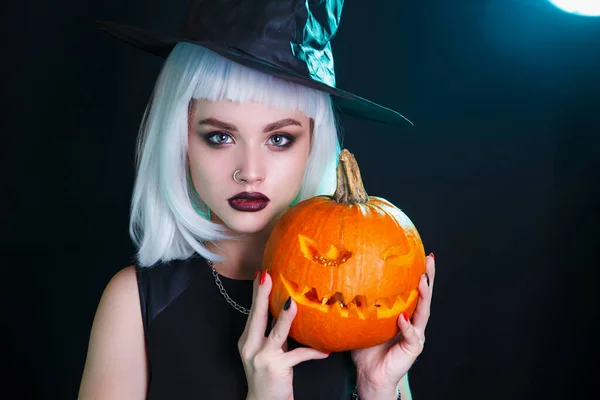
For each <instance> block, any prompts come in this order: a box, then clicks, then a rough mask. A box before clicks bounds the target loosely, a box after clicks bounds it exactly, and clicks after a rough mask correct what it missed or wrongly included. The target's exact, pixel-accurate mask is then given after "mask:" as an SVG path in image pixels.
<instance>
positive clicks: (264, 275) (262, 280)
mask: <svg viewBox="0 0 600 400" xmlns="http://www.w3.org/2000/svg"><path fill="white" fill-rule="evenodd" d="M266 277H267V271H265V272H263V273H262V275H261V277H260V284H261V285H262V284H263V283H265V278H266Z"/></svg>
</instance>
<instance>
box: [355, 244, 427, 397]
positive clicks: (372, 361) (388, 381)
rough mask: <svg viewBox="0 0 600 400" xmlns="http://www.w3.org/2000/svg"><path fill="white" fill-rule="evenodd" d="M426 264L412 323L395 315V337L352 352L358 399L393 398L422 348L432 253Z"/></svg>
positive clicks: (402, 316)
mask: <svg viewBox="0 0 600 400" xmlns="http://www.w3.org/2000/svg"><path fill="white" fill-rule="evenodd" d="M426 263H427V274H426V275H423V276H422V277H421V281H420V282H419V301H418V304H417V307H416V309H415V313H414V314H413V316H412V323H411V322H410V321H408V320H407V319H406V315H405V314H404V313H403V314H401V315H400V316H399V317H398V326H399V327H400V333H399V334H398V335H397V336H396V337H395V338H393V339H392V340H389V341H387V342H386V343H383V344H380V345H378V346H374V347H370V348H366V349H358V350H353V351H352V360H353V361H354V364H355V365H356V372H357V375H356V382H357V386H358V394H359V396H360V397H361V399H365V400H368V399H395V398H396V387H397V385H398V382H400V379H402V377H403V376H404V375H405V374H406V373H407V372H408V370H409V369H410V367H411V366H412V365H413V363H414V362H415V360H416V359H417V356H419V354H421V352H422V351H423V345H424V343H425V327H426V326H427V321H428V320H429V312H430V306H431V296H432V294H433V282H434V279H435V259H434V256H433V254H430V255H429V256H428V257H427V259H426Z"/></svg>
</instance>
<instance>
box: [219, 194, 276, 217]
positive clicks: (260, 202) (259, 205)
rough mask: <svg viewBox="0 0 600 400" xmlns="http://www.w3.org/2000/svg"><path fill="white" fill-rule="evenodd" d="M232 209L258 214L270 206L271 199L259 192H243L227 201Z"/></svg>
mask: <svg viewBox="0 0 600 400" xmlns="http://www.w3.org/2000/svg"><path fill="white" fill-rule="evenodd" d="M227 201H228V202H229V205H230V206H231V208H233V209H234V210H237V211H244V212H256V211H260V210H262V209H264V208H265V207H266V206H267V204H269V201H270V200H269V198H268V197H267V196H265V195H264V194H262V193H259V192H241V193H238V194H236V195H235V196H233V197H231V198H229V199H227Z"/></svg>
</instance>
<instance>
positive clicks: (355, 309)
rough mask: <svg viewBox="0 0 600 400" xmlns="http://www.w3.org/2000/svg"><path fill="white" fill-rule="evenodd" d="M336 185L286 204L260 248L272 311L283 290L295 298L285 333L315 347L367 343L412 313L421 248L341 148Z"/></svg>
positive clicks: (406, 222) (387, 334) (390, 332)
mask: <svg viewBox="0 0 600 400" xmlns="http://www.w3.org/2000/svg"><path fill="white" fill-rule="evenodd" d="M337 180H338V182H337V189H336V191H335V193H334V194H333V195H332V196H316V197H313V198H310V199H307V200H305V201H303V202H300V203H298V204H297V205H295V206H293V207H291V208H290V209H289V210H288V211H287V212H286V213H285V214H284V215H283V216H282V217H281V218H280V219H279V221H277V223H276V225H275V227H274V229H273V231H272V232H271V235H270V237H269V240H268V241H267V245H266V248H265V252H264V257H263V270H264V269H266V270H268V272H269V274H270V275H271V277H272V279H273V288H272V290H271V295H270V300H269V305H270V311H271V313H272V314H273V316H274V317H275V318H277V317H278V316H279V313H280V312H281V310H282V307H283V305H284V304H285V302H286V300H287V299H288V297H290V296H291V297H292V299H294V301H295V302H296V304H297V306H298V312H297V314H296V317H295V318H294V321H293V323H292V326H291V329H290V336H291V337H292V338H293V339H295V340H296V341H298V342H299V343H302V344H304V345H307V346H311V347H314V348H316V349H319V350H321V351H328V352H334V351H346V350H352V349H357V348H365V347H370V346H374V345H377V344H380V343H383V342H385V341H387V340H389V339H391V338H393V337H394V336H395V335H396V334H397V333H398V332H399V328H398V325H397V320H398V317H399V315H400V313H402V312H404V313H406V314H407V316H408V317H410V316H412V314H413V313H414V310H415V307H416V305H417V300H418V297H419V296H418V290H417V287H418V283H419V280H420V277H421V275H422V274H424V273H425V252H424V248H423V243H422V241H421V238H420V236H419V233H418V232H417V229H416V228H415V226H414V225H413V223H412V222H411V220H410V219H409V218H408V217H407V216H406V215H405V214H404V213H403V212H402V211H401V210H400V209H398V208H397V207H395V206H394V205H393V204H392V203H390V202H389V201H387V200H385V199H383V198H379V197H373V196H367V194H366V192H365V190H364V187H363V182H362V178H361V176H360V171H359V169H358V165H357V163H356V160H355V158H354V156H353V155H352V154H351V153H350V152H348V151H347V150H346V149H344V150H342V152H341V153H340V156H339V164H338V167H337Z"/></svg>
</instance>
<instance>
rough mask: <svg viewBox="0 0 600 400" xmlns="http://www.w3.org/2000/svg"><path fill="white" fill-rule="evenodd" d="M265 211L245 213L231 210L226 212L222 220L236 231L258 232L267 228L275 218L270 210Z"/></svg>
mask: <svg viewBox="0 0 600 400" xmlns="http://www.w3.org/2000/svg"><path fill="white" fill-rule="evenodd" d="M266 211H267V210H262V211H259V212H255V213H245V212H240V211H235V210H231V212H228V213H227V218H226V219H222V221H223V222H224V223H225V225H227V227H228V228H229V229H231V230H232V231H234V232H236V233H259V232H261V231H263V230H264V229H265V228H267V227H268V226H269V225H270V224H271V222H272V221H273V219H274V218H275V215H273V213H272V212H266Z"/></svg>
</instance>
